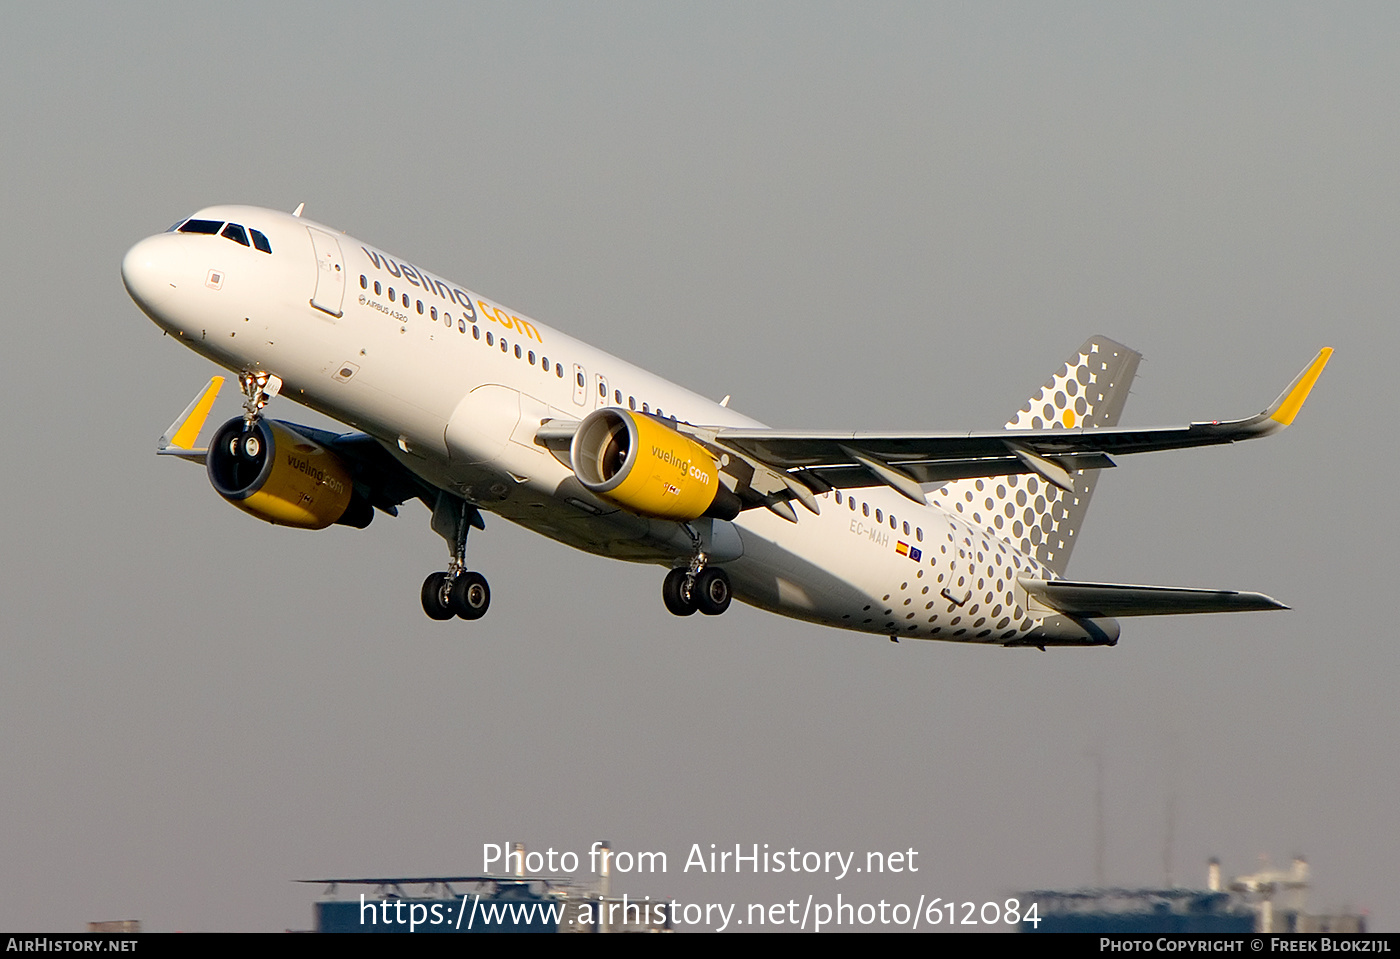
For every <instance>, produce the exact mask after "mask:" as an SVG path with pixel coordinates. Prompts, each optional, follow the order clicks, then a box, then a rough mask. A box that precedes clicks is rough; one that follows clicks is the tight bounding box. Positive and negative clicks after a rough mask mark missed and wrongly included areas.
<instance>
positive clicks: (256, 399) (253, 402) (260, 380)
mask: <svg viewBox="0 0 1400 959" xmlns="http://www.w3.org/2000/svg"><path fill="white" fill-rule="evenodd" d="M238 388H239V389H240V390H242V391H243V396H244V401H243V422H244V423H245V424H247V428H248V429H252V428H253V424H254V423H256V422H257V421H258V418H259V417H261V416H262V408H263V407H264V406H266V405H267V404H268V403H270V402H272V398H273V397H275V396H276V395H277V394H278V393H280V392H281V391H282V378H281V377H280V376H274V375H273V374H271V373H263V372H258V373H239V374H238Z"/></svg>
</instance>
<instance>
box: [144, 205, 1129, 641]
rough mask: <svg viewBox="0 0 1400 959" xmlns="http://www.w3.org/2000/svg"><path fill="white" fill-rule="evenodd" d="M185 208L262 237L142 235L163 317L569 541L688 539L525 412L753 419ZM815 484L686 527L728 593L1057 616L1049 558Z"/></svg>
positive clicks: (900, 614) (738, 422)
mask: <svg viewBox="0 0 1400 959" xmlns="http://www.w3.org/2000/svg"><path fill="white" fill-rule="evenodd" d="M196 217H203V218H206V219H208V220H211V221H228V222H233V223H238V224H241V225H243V226H244V227H247V228H249V229H255V230H257V231H260V232H261V233H262V234H264V235H265V236H266V238H267V239H268V241H270V245H271V249H272V252H271V253H266V252H263V251H261V250H259V249H255V248H254V247H252V246H245V245H242V244H241V243H238V242H234V241H232V240H230V239H228V238H226V237H223V236H219V235H191V234H185V233H165V234H159V235H157V236H153V237H149V238H147V239H146V240H143V241H141V242H140V243H139V244H137V245H136V246H135V247H133V248H132V250H131V251H130V253H128V255H127V258H126V260H125V261H124V263H123V276H124V278H125V281H126V283H127V286H128V289H129V290H130V292H131V294H132V296H133V298H135V299H136V301H137V302H138V304H139V305H140V306H141V307H142V309H143V310H145V312H146V313H147V314H149V315H150V317H151V318H152V319H153V320H154V321H155V322H156V323H157V324H158V325H159V326H161V327H162V328H163V329H165V330H166V331H167V332H169V333H170V334H171V335H173V336H176V337H178V338H180V340H181V341H182V342H183V343H185V344H186V345H187V346H189V347H190V348H191V349H193V350H195V351H196V352H198V353H200V354H201V355H203V356H206V357H208V358H209V359H211V360H213V361H214V362H216V363H218V364H220V365H221V366H224V367H226V368H228V369H230V370H234V371H239V372H248V371H267V372H271V373H275V374H276V375H277V376H279V377H280V378H281V379H282V381H283V383H284V384H285V385H284V386H283V388H282V393H283V395H286V396H289V397H290V398H292V399H294V400H296V401H297V402H299V403H303V404H305V405H306V406H309V407H311V408H313V409H316V410H319V411H320V412H322V413H325V414H326V415H328V416H331V417H333V418H335V419H336V420H339V421H342V422H344V423H347V424H349V425H350V426H352V427H354V428H355V429H358V430H362V431H364V432H365V433H368V434H370V435H371V436H373V437H375V438H376V439H378V440H379V441H380V442H381V443H382V444H383V446H384V447H385V448H386V449H388V450H389V451H390V452H391V453H392V454H393V455H394V456H396V457H397V458H398V460H399V461H400V462H401V463H403V464H404V465H405V466H407V467H408V468H409V469H411V470H412V471H413V472H414V473H416V474H417V475H419V476H420V477H422V478H424V479H425V480H427V481H428V482H429V483H431V484H433V485H434V486H436V487H438V488H440V489H443V490H448V491H451V492H453V493H455V494H457V495H459V496H462V497H464V498H465V499H467V500H469V501H471V502H473V503H476V504H477V505H479V506H480V507H481V508H482V509H483V510H488V511H490V512H493V513H496V514H498V515H500V516H503V517H505V518H507V519H509V520H511V521H512V522H516V523H519V524H521V525H523V526H525V527H528V528H529V529H532V530H534V531H536V532H538V533H541V534H543V535H545V536H548V537H550V538H552V539H556V540H558V541H560V542H563V543H567V544H568V545H570V546H574V547H577V548H579V549H584V550H588V551H590V552H594V553H598V554H602V555H607V556H612V557H616V558H619V559H626V560H632V561H638V562H648V563H657V564H661V565H666V566H671V565H675V564H676V563H678V562H681V561H683V560H684V559H685V558H686V557H687V556H689V555H690V552H691V549H692V547H691V539H690V537H689V535H688V534H687V533H686V531H685V530H684V529H683V528H682V527H681V526H680V525H679V524H677V523H675V522H673V521H662V520H651V519H646V518H643V517H640V516H637V515H635V514H632V513H629V512H627V511H626V510H624V509H622V508H620V507H618V506H617V505H616V504H613V503H610V502H608V501H607V500H605V499H600V498H598V497H596V496H593V495H592V494H590V493H588V492H587V491H586V490H584V489H583V488H582V487H581V486H580V484H579V483H578V481H577V479H576V478H575V476H574V474H573V472H572V470H571V469H570V468H569V467H568V466H567V465H565V464H564V463H563V462H561V461H560V459H558V458H556V457H555V456H554V455H553V454H552V453H551V452H550V451H549V450H548V449H546V448H544V447H543V446H541V445H539V444H537V443H536V442H535V431H536V430H537V429H538V427H539V424H540V422H541V421H542V420H545V419H549V418H555V419H562V420H578V419H581V418H582V417H583V416H585V415H586V414H587V413H589V412H590V411H592V410H594V409H596V408H599V407H604V406H618V407H622V408H630V409H636V410H638V411H642V410H646V411H648V412H652V413H657V414H660V415H663V416H666V417H675V418H676V419H678V420H680V421H684V422H688V423H692V424H697V425H704V426H733V427H757V426H761V424H759V423H757V422H756V421H755V420H752V419H750V418H748V417H746V416H743V415H742V414H740V413H738V412H736V411H734V410H731V409H728V408H727V407H725V406H721V405H719V404H718V403H716V402H714V401H712V400H710V399H707V398H705V397H703V396H700V395H698V394H695V393H692V392H690V391H689V390H686V389H683V388H682V387H680V386H677V385H675V384H673V383H670V382H668V381H666V380H664V379H662V378H661V377H658V376H655V375H653V374H651V373H648V372H647V371H646V370H643V369H640V368H638V367H636V366H633V365H632V364H630V363H627V362H625V361H623V360H620V359H618V358H617V357H615V356H612V355H610V354H608V353H605V352H603V351H601V350H598V349H596V348H594V347H591V346H589V345H587V344H586V343H583V342H581V341H579V340H577V339H574V338H573V337H570V336H568V335H566V334H564V333H561V332H559V331H558V330H557V329H554V328H553V327H550V326H547V325H545V324H543V323H541V322H539V321H537V320H534V319H531V318H529V317H523V316H521V315H520V314H518V313H515V312H514V311H511V310H509V309H508V308H506V307H504V306H502V305H500V304H498V303H495V302H494V301H491V300H489V299H486V298H485V297H481V296H478V295H477V294H476V293H473V292H471V291H470V290H467V289H466V288H465V287H462V286H460V285H459V284H456V283H453V282H449V281H447V280H445V279H444V278H443V277H440V276H438V275H436V274H428V273H427V272H426V271H424V270H422V269H420V268H418V267H417V266H416V265H413V264H408V263H406V262H404V261H403V260H400V259H398V258H397V257H392V256H390V255H388V254H386V253H384V252H383V251H381V250H378V249H377V248H375V247H374V246H372V245H370V244H368V243H363V242H361V241H359V240H355V239H352V238H351V237H349V236H346V235H344V234H342V233H339V232H337V231H334V230H331V229H329V228H327V227H323V226H321V225H319V224H316V223H313V222H311V221H308V220H305V219H302V218H299V217H294V216H291V215H288V214H285V213H278V212H274V211H270V210H265V209H259V208H255V207H244V206H220V207H210V208H208V209H206V210H203V211H201V212H200V213H198V214H196ZM391 289H392V296H391V293H390V291H391ZM337 313H338V314H339V315H336V314H337ZM838 498H839V501H838ZM818 500H819V502H820V505H821V507H822V509H821V513H820V514H819V515H818V514H813V513H811V512H809V511H806V510H802V509H799V510H798V511H797V515H798V521H797V522H796V523H792V522H789V521H788V520H786V519H784V518H782V517H780V516H777V515H775V514H774V513H772V512H769V511H768V510H766V509H761V508H760V509H750V510H746V511H745V512H743V513H741V514H740V515H739V517H738V518H737V519H735V520H734V521H733V522H732V523H730V522H725V521H723V520H710V519H703V520H700V521H698V522H696V523H695V524H693V525H694V527H695V529H696V530H697V531H699V532H700V533H701V535H702V536H703V538H704V540H705V546H706V549H707V551H708V552H709V554H710V561H711V562H712V563H714V564H718V565H721V566H722V567H723V568H724V569H725V570H726V571H727V572H728V574H729V577H730V579H731V581H732V583H733V588H734V594H735V596H737V597H738V598H739V599H741V600H743V601H745V602H747V603H750V604H752V605H755V606H759V607H762V608H765V609H769V610H773V611H774V612H778V613H781V614H783V615H787V616H793V617H797V618H801V619H805V620H810V621H812V622H817V623H823V624H827V625H831V626H838V627H842V628H847V629H856V630H862V631H865V632H871V633H879V634H886V635H891V636H899V637H905V636H908V637H913V638H924V639H950V640H959V641H969V642H985V643H997V644H1002V643H1017V642H1018V641H1019V642H1024V641H1027V637H1029V636H1032V635H1033V631H1035V630H1039V631H1040V632H1039V633H1038V635H1043V634H1044V633H1045V632H1046V631H1047V630H1051V629H1054V628H1056V627H1055V625H1054V623H1053V622H1050V621H1047V620H1053V619H1056V618H1055V617H1053V616H1052V615H1051V613H1050V611H1048V610H1045V609H1044V608H1043V607H1040V608H1035V607H1034V601H1031V600H1028V599H1027V596H1026V594H1025V592H1024V591H1023V590H1022V589H1021V588H1020V587H1019V586H1018V585H1017V584H1016V578H1017V576H1018V575H1026V576H1033V577H1042V578H1051V577H1052V574H1051V573H1050V572H1049V571H1047V570H1045V569H1044V568H1043V567H1042V566H1041V565H1040V564H1039V563H1038V562H1037V560H1036V559H1035V558H1034V557H1032V556H1028V555H1025V554H1024V553H1022V552H1021V551H1018V550H1017V549H1015V548H1013V546H1012V545H1011V544H1010V543H1008V542H1007V541H1005V540H1004V539H1002V538H999V537H998V536H996V535H994V534H993V533H992V532H990V531H989V530H987V529H983V528H981V527H980V526H977V525H975V524H973V523H971V522H970V521H966V520H965V519H964V517H962V516H961V515H957V514H954V513H952V512H950V511H948V510H945V509H942V508H940V507H938V506H936V505H935V506H924V505H920V504H917V503H914V502H913V501H911V500H910V499H908V498H906V497H904V496H901V495H899V494H898V493H896V492H895V491H893V490H891V489H888V488H886V487H880V486H877V487H868V488H864V489H855V490H850V491H842V492H840V493H836V492H829V493H826V494H822V495H820V496H819V497H818ZM1107 622H1108V623H1111V621H1107ZM1105 625H1107V624H1105ZM1113 630H1114V633H1113V635H1114V636H1116V625H1114V626H1113Z"/></svg>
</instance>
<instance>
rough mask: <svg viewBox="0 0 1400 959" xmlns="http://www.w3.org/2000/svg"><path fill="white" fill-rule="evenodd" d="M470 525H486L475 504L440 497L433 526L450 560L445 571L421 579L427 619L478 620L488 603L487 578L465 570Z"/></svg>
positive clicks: (489, 602) (489, 596) (483, 613)
mask: <svg viewBox="0 0 1400 959" xmlns="http://www.w3.org/2000/svg"><path fill="white" fill-rule="evenodd" d="M473 526H475V527H476V528H477V529H485V528H486V524H485V523H484V522H482V519H481V513H480V512H478V511H477V509H476V507H475V506H472V505H471V504H470V503H468V502H467V501H466V500H459V499H457V498H456V497H451V498H449V497H448V496H446V495H445V494H444V495H442V496H441V497H439V499H438V505H437V508H436V509H434V510H433V529H434V530H436V531H437V532H438V533H439V534H441V535H442V537H443V538H444V539H446V540H447V541H448V543H450V544H451V546H452V559H451V560H450V561H449V562H448V564H447V572H445V573H432V574H430V575H429V576H428V578H427V579H425V580H423V612H425V613H427V614H428V618H429V619H436V620H439V621H441V620H446V619H451V618H452V617H453V616H457V617H460V618H462V619H480V618H481V617H483V616H485V615H486V610H487V609H488V608H489V607H490V606H491V587H490V585H489V584H488V583H487V582H486V577H485V576H482V575H481V574H480V573H478V572H474V571H472V570H469V569H467V533H468V532H469V531H470V530H471V528H472V527H473Z"/></svg>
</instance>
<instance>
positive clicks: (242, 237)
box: [219, 223, 248, 246]
mask: <svg viewBox="0 0 1400 959" xmlns="http://www.w3.org/2000/svg"><path fill="white" fill-rule="evenodd" d="M219 235H220V236H223V237H227V238H228V239H230V240H232V241H233V242H235V243H241V244H243V245H244V246H247V245H248V233H247V231H245V230H244V229H243V227H241V226H239V225H238V224H237V223H230V224H229V225H228V226H226V227H224V232H223V233H221V234H219Z"/></svg>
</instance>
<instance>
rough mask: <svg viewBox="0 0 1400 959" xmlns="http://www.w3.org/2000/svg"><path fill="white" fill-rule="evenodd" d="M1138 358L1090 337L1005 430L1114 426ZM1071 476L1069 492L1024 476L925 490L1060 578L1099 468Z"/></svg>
mask: <svg viewBox="0 0 1400 959" xmlns="http://www.w3.org/2000/svg"><path fill="white" fill-rule="evenodd" d="M1140 359H1142V355H1141V354H1140V353H1137V352H1135V351H1134V350H1130V349H1129V348H1128V347H1126V346H1124V345H1123V344H1122V343H1116V342H1114V341H1113V340H1110V339H1109V338H1108V337H1106V336H1093V337H1090V338H1089V339H1088V340H1086V341H1085V342H1084V345H1083V346H1081V347H1079V349H1078V350H1076V351H1075V352H1074V353H1073V354H1071V355H1070V357H1069V359H1067V360H1066V361H1065V362H1064V363H1062V364H1061V365H1060V368H1059V370H1058V371H1057V372H1056V373H1055V374H1054V375H1053V376H1051V377H1050V379H1048V380H1046V381H1045V384H1044V385H1043V386H1042V387H1041V388H1040V389H1039V390H1038V391H1037V392H1036V393H1034V394H1033V395H1032V396H1031V398H1030V399H1029V400H1027V401H1026V404H1025V405H1024V406H1022V407H1021V409H1020V411H1019V412H1017V413H1016V415H1015V416H1013V417H1012V418H1011V420H1010V421H1009V422H1008V423H1007V424H1006V428H1007V429H1008V430H1044V429H1060V430H1063V429H1091V428H1095V427H1103V426H1116V425H1118V417H1119V415H1120V414H1121V413H1122V412H1123V404H1124V403H1125V402H1126V401H1127V399H1128V387H1129V386H1131V385H1132V382H1133V376H1134V374H1136V373H1137V366H1138V360H1140ZM1071 475H1072V477H1073V480H1074V488H1073V491H1066V490H1062V489H1060V488H1058V487H1056V486H1054V485H1052V484H1050V483H1047V482H1046V481H1045V480H1044V479H1042V478H1040V477H1039V476H1036V475H1035V474H1027V475H1020V476H994V477H988V478H986V479H975V480H957V481H955V482H952V483H949V484H947V485H946V486H943V487H941V488H940V489H938V490H937V491H936V492H933V493H930V494H929V499H930V500H931V501H933V502H935V503H937V504H938V505H940V506H942V507H943V508H944V509H947V510H951V511H953V512H955V513H957V514H958V515H959V516H960V517H961V518H962V520H963V521H964V522H966V523H969V524H970V525H972V526H976V527H982V528H985V529H987V530H988V531H990V532H991V533H993V534H994V535H996V536H997V537H998V538H1000V539H1003V540H1006V541H1007V542H1008V543H1010V544H1011V545H1012V546H1014V547H1016V548H1017V549H1018V550H1020V551H1021V552H1022V553H1025V554H1027V555H1029V556H1033V557H1035V558H1036V560H1038V561H1039V562H1040V564H1041V565H1042V566H1044V567H1046V568H1047V569H1049V570H1050V571H1051V572H1053V573H1054V574H1055V575H1057V576H1063V575H1064V572H1065V567H1066V566H1067V565H1068V564H1069V556H1070V552H1071V550H1073V549H1074V540H1075V537H1076V536H1078V534H1079V525H1080V523H1081V522H1083V520H1084V513H1085V512H1086V511H1087V510H1088V508H1089V497H1090V496H1091V495H1093V492H1094V483H1095V482H1096V480H1097V478H1098V471H1097V470H1082V471H1079V472H1075V473H1073V474H1071Z"/></svg>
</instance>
